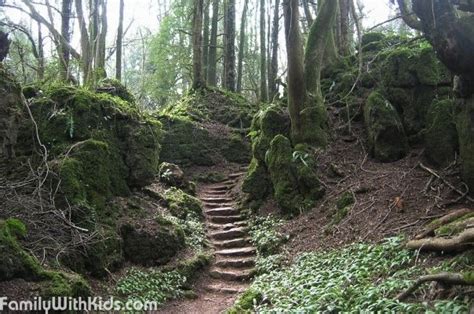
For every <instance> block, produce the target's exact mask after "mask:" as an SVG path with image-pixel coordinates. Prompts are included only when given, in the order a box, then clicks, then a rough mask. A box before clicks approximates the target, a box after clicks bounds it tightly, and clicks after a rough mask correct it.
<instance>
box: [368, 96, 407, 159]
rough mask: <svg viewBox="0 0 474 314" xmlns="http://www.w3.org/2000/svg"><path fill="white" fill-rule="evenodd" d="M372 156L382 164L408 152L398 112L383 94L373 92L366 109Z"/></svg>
mask: <svg viewBox="0 0 474 314" xmlns="http://www.w3.org/2000/svg"><path fill="white" fill-rule="evenodd" d="M364 120H365V125H366V129H367V133H368V145H369V151H370V154H371V155H372V156H373V157H375V158H376V159H378V160H380V161H382V162H388V161H395V160H398V159H400V158H402V157H404V156H405V155H406V153H407V152H408V141H407V138H406V135H405V131H404V129H403V126H402V123H401V122H400V118H399V116H398V113H397V111H396V110H395V109H394V108H393V106H392V105H391V104H390V102H388V101H387V100H386V99H385V98H384V97H383V96H382V95H381V94H379V93H378V92H372V93H371V94H370V96H369V98H368V99H367V103H366V105H365V108H364Z"/></svg>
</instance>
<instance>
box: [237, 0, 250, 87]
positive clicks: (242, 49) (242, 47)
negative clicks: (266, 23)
mask: <svg viewBox="0 0 474 314" xmlns="http://www.w3.org/2000/svg"><path fill="white" fill-rule="evenodd" d="M248 7H249V0H245V2H244V8H243V10H242V18H241V19H240V42H239V56H238V61H237V92H238V93H240V92H241V91H242V76H243V66H244V54H245V43H246V41H247V38H246V37H245V28H246V26H247V12H248Z"/></svg>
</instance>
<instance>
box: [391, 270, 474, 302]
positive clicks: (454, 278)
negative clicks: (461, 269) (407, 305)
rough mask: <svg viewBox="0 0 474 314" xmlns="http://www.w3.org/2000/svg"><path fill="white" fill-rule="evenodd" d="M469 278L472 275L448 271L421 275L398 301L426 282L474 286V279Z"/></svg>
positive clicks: (399, 296) (401, 294)
mask: <svg viewBox="0 0 474 314" xmlns="http://www.w3.org/2000/svg"><path fill="white" fill-rule="evenodd" d="M469 278H470V276H466V275H463V274H460V273H446V272H444V273H439V274H433V275H425V276H421V277H420V278H418V279H417V280H416V281H415V283H414V284H413V285H412V286H411V287H410V288H408V289H407V290H405V291H404V292H402V293H400V294H399V295H398V296H397V300H398V301H403V300H405V299H406V298H408V297H409V296H410V295H411V294H412V293H413V292H415V291H416V289H418V288H419V287H420V286H421V285H422V284H424V283H425V282H430V281H436V282H439V283H441V284H444V285H462V286H473V285H474V280H472V279H469Z"/></svg>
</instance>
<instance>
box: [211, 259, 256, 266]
mask: <svg viewBox="0 0 474 314" xmlns="http://www.w3.org/2000/svg"><path fill="white" fill-rule="evenodd" d="M215 265H216V266H217V267H220V268H252V267H254V266H255V257H240V258H226V259H220V260H217V261H216V263H215Z"/></svg>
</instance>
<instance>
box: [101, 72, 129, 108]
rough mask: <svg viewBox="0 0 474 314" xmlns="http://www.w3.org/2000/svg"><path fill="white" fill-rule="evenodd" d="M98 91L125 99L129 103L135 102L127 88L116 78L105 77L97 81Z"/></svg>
mask: <svg viewBox="0 0 474 314" xmlns="http://www.w3.org/2000/svg"><path fill="white" fill-rule="evenodd" d="M97 91H98V92H99V93H106V94H109V95H112V96H117V97H118V98H120V99H122V100H125V101H127V102H129V103H131V104H134V103H135V97H134V96H133V95H132V93H130V92H129V91H128V89H127V88H126V87H125V86H124V85H123V84H122V83H121V82H120V81H118V80H114V79H110V78H106V79H103V80H101V81H100V82H99V86H98V87H97Z"/></svg>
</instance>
